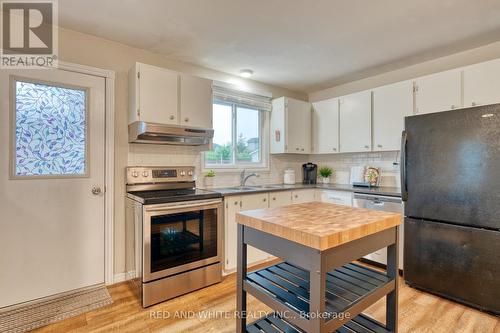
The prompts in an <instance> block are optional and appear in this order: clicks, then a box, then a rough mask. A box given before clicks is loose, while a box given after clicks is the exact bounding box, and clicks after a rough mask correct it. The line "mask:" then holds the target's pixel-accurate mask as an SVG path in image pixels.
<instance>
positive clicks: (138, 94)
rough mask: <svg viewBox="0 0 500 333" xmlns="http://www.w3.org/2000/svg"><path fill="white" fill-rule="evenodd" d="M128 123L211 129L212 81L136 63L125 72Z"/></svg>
mask: <svg viewBox="0 0 500 333" xmlns="http://www.w3.org/2000/svg"><path fill="white" fill-rule="evenodd" d="M129 97H130V102H129V104H130V105H129V106H130V112H129V114H130V117H129V123H132V122H134V121H145V122H151V123H159V124H167V125H184V126H190V127H203V128H212V81H211V80H207V79H203V78H199V77H195V76H190V75H184V74H180V73H177V72H174V71H170V70H168V69H164V68H160V67H156V66H151V65H147V64H142V63H136V64H135V65H134V66H133V67H132V68H131V69H130V71H129Z"/></svg>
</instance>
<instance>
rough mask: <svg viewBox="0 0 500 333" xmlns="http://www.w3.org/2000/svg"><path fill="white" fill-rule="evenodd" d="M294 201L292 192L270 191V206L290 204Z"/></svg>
mask: <svg viewBox="0 0 500 333" xmlns="http://www.w3.org/2000/svg"><path fill="white" fill-rule="evenodd" d="M291 203H292V192H291V191H284V192H270V193H269V207H270V208H275V207H281V206H286V205H290V204H291Z"/></svg>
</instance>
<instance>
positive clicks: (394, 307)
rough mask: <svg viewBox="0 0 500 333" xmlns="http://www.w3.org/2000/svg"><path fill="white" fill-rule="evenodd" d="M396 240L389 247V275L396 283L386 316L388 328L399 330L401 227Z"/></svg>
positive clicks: (389, 299) (390, 294) (388, 298)
mask: <svg viewBox="0 0 500 333" xmlns="http://www.w3.org/2000/svg"><path fill="white" fill-rule="evenodd" d="M395 229H396V241H395V243H394V244H392V245H390V246H388V247H387V276H388V277H389V278H391V279H395V281H396V285H395V288H394V290H393V291H391V292H390V293H389V294H387V297H386V309H385V318H386V326H387V329H388V330H389V331H391V332H394V333H397V332H398V277H399V274H398V272H399V268H398V266H399V227H396V228H395Z"/></svg>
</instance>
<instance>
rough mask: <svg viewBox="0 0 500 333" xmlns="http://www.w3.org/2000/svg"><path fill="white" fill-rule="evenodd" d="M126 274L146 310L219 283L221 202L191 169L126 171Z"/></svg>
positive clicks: (136, 168)
mask: <svg viewBox="0 0 500 333" xmlns="http://www.w3.org/2000/svg"><path fill="white" fill-rule="evenodd" d="M126 225H127V231H126V249H127V255H126V257H127V262H126V267H127V272H128V274H132V275H134V277H135V278H136V281H139V282H140V284H137V285H138V286H140V291H141V293H140V295H141V298H142V305H143V306H144V307H147V306H150V305H153V304H156V303H159V302H162V301H165V300H167V299H170V298H173V297H176V296H179V295H182V294H185V293H188V292H190V291H193V290H196V289H199V288H203V287H205V286H208V285H211V284H214V283H217V282H220V281H221V278H222V275H221V272H222V267H221V250H222V240H221V239H222V238H221V236H222V198H221V195H220V193H216V192H211V191H206V190H200V189H196V188H195V178H194V167H129V168H127V214H126Z"/></svg>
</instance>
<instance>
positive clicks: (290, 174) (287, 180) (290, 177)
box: [283, 169, 295, 185]
mask: <svg viewBox="0 0 500 333" xmlns="http://www.w3.org/2000/svg"><path fill="white" fill-rule="evenodd" d="M283 183H284V184H286V185H293V184H295V171H294V170H293V169H286V170H285V174H284V176H283Z"/></svg>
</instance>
